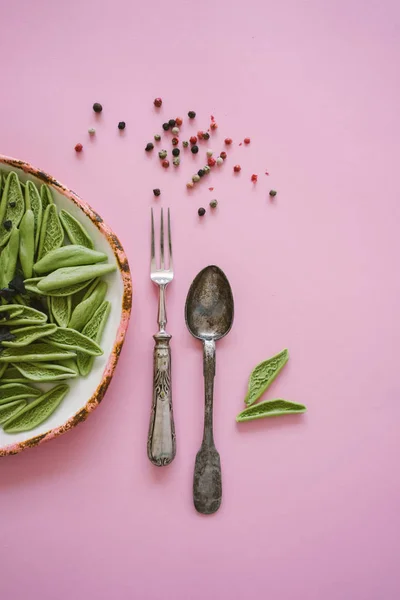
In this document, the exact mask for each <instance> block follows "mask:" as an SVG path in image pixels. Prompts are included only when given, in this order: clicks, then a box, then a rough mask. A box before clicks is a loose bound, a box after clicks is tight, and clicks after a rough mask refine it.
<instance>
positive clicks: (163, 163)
mask: <svg viewBox="0 0 400 600" xmlns="http://www.w3.org/2000/svg"><path fill="white" fill-rule="evenodd" d="M161 164H162V166H163V167H164V169H168V167H169V160H167V159H166V158H165V159H164V160H163V161H162V163H161Z"/></svg>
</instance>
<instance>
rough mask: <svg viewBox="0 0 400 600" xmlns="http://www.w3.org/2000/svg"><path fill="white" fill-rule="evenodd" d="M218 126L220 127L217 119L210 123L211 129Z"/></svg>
mask: <svg viewBox="0 0 400 600" xmlns="http://www.w3.org/2000/svg"><path fill="white" fill-rule="evenodd" d="M217 127H218V123H216V122H215V121H213V122H212V123H211V125H210V128H211V129H217Z"/></svg>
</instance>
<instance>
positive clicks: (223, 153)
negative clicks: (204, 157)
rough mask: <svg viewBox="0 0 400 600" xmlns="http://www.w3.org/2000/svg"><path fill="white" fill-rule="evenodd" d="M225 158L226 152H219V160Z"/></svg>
mask: <svg viewBox="0 0 400 600" xmlns="http://www.w3.org/2000/svg"><path fill="white" fill-rule="evenodd" d="M227 156H228V155H227V153H226V152H221V153H220V157H221V158H223V159H224V160H225V159H226V157H227Z"/></svg>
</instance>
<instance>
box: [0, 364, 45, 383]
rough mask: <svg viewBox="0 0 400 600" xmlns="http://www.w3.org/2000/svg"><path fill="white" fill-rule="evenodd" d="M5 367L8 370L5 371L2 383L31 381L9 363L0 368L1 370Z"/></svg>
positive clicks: (0, 380)
mask: <svg viewBox="0 0 400 600" xmlns="http://www.w3.org/2000/svg"><path fill="white" fill-rule="evenodd" d="M29 364H31V363H29ZM41 364H43V363H41ZM4 366H5V367H6V370H5V371H4V374H3V377H2V378H1V379H0V383H27V381H30V380H29V379H27V377H24V376H23V375H22V374H21V373H20V372H19V371H18V369H16V368H15V367H13V366H11V365H10V364H9V363H2V365H1V366H0V370H1V368H2V367H4Z"/></svg>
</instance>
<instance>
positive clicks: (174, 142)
mask: <svg viewBox="0 0 400 600" xmlns="http://www.w3.org/2000/svg"><path fill="white" fill-rule="evenodd" d="M171 142H172V145H173V146H177V145H178V144H179V140H178V138H176V137H173V138H172V140H171Z"/></svg>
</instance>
